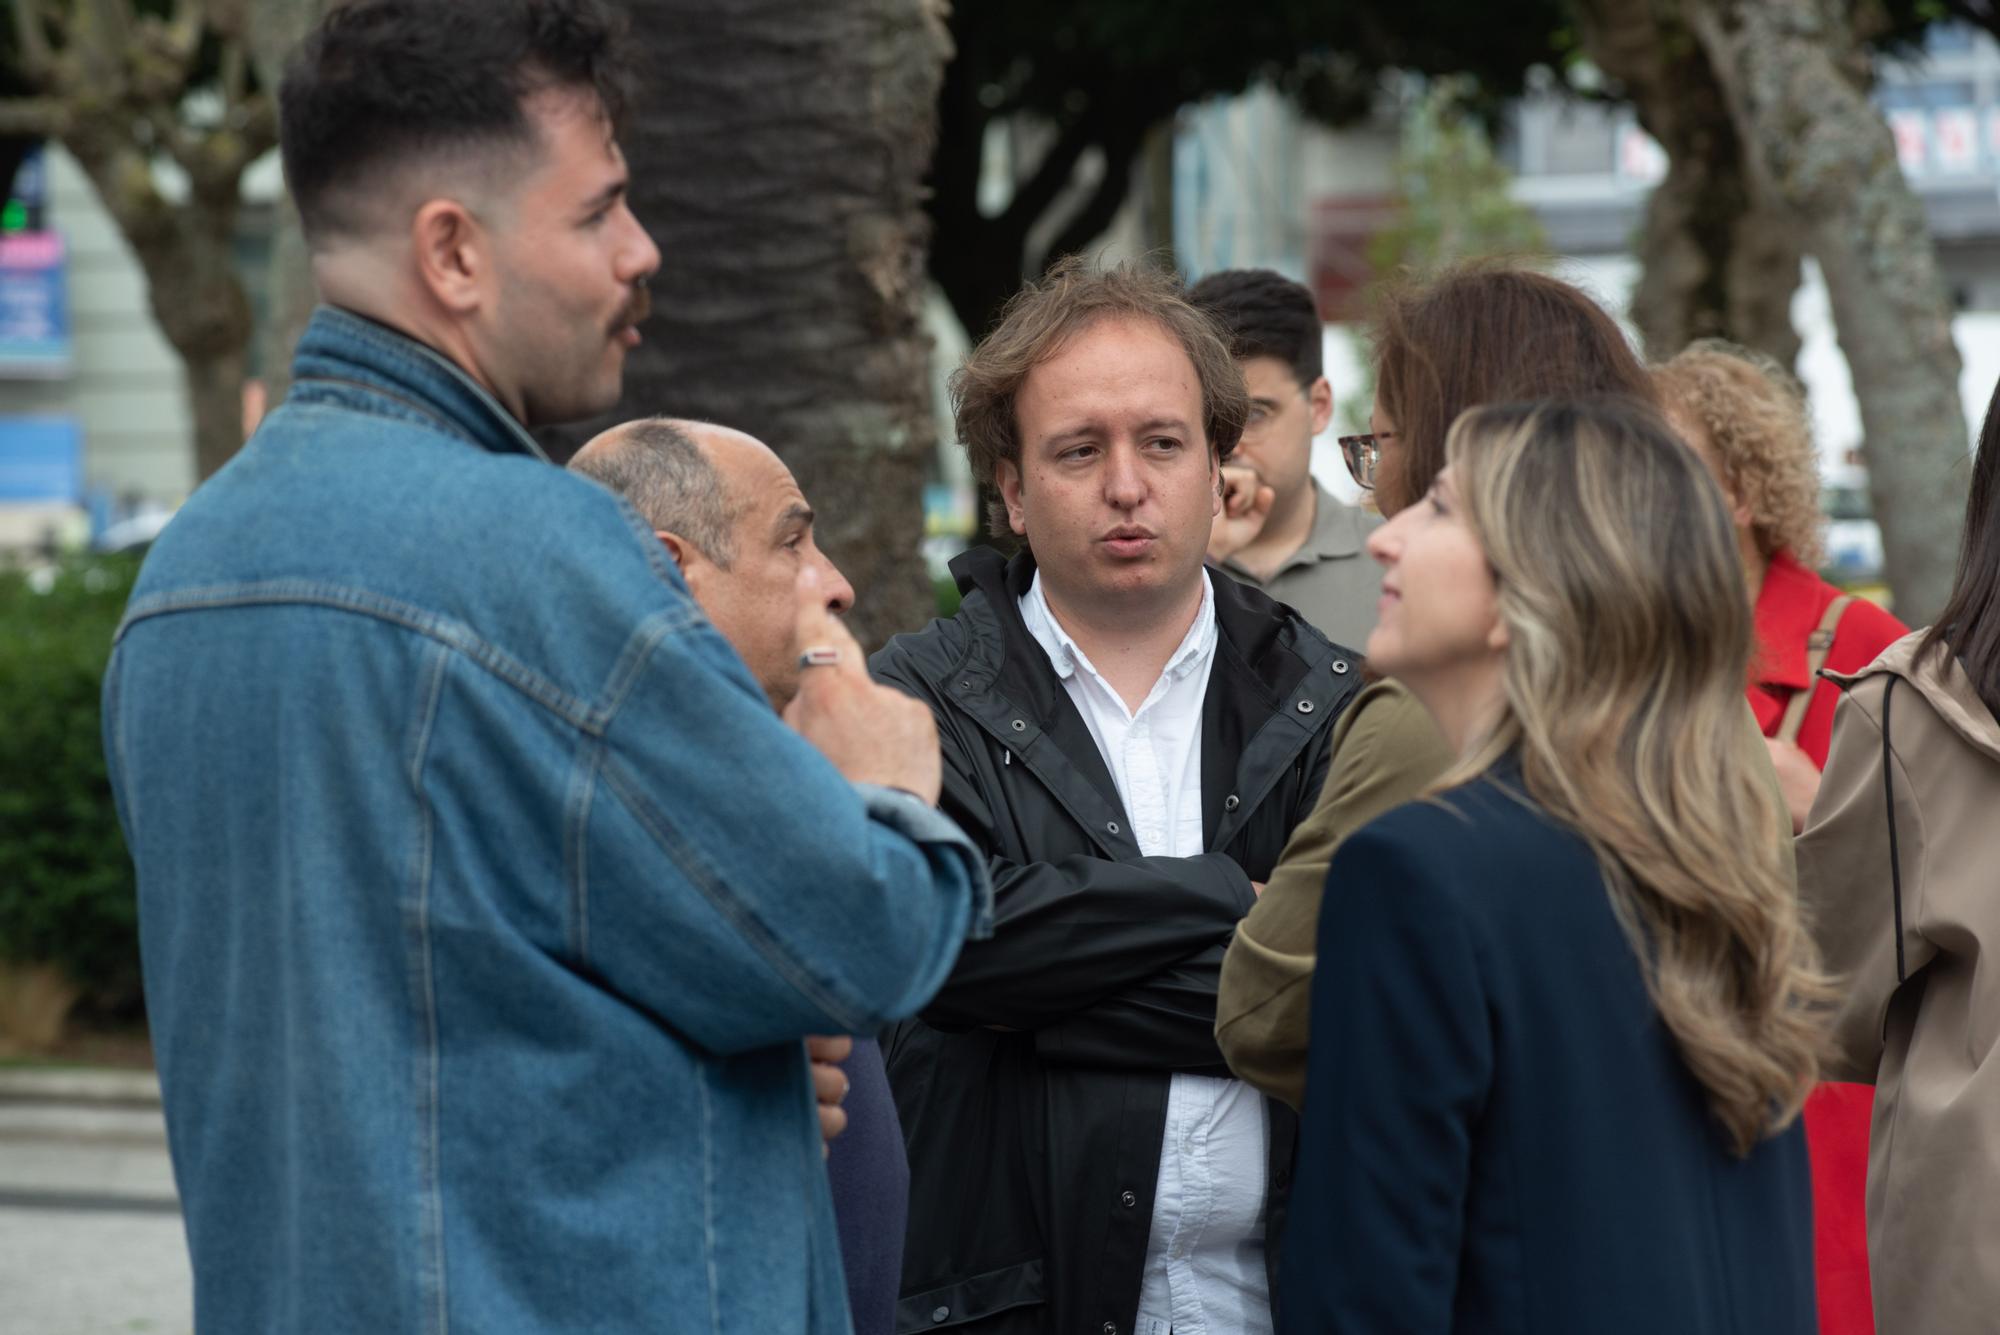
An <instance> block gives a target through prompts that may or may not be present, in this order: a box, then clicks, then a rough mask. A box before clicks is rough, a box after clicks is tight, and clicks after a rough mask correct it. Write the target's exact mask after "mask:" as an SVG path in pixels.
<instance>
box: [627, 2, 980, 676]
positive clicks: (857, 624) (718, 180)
mask: <svg viewBox="0 0 2000 1335" xmlns="http://www.w3.org/2000/svg"><path fill="white" fill-rule="evenodd" d="M630 10H631V13H632V18H633V41H634V43H635V45H636V46H638V47H639V49H640V55H641V63H642V65H643V67H644V68H648V69H652V70H658V71H671V72H672V73H671V76H664V75H663V76H662V77H659V78H654V79H649V80H647V81H646V83H645V85H644V89H643V91H642V93H641V96H640V98H639V101H638V103H637V105H635V106H634V108H633V114H632V117H631V121H630V124H629V125H628V127H627V130H626V133H625V135H624V143H625V146H626V150H627V152H628V153H629V155H630V157H631V162H632V191H633V205H634V207H635V209H636V210H637V211H638V214H639V217H640V220H641V221H642V222H644V223H645V224H646V226H647V227H648V228H649V229H650V230H651V232H652V234H653V238H654V239H655V240H656V241H657V242H658V243H659V246H660V250H661V253H662V254H663V255H664V256H665V260H664V263H663V265H662V268H661V271H660V273H659V275H658V276H657V277H656V278H655V279H654V282H653V295H654V303H653V312H654V313H653V318H652V320H651V321H649V322H648V324H647V325H646V327H645V330H644V333H645V336H646V342H645V344H644V345H643V346H642V347H641V348H640V349H639V350H638V351H637V352H635V353H634V354H633V357H632V360H631V362H630V364H629V368H628V371H627V375H626V384H625V402H624V405H623V414H624V415H625V416H635V415H638V414H642V413H669V414H673V415H676V416H686V417H698V418H703V419H706V420H710V421H715V422H719V423H722V424H725V425H728V426H733V427H738V428H740V429H742V430H745V431H748V432H750V433H751V434H753V435H756V436H758V437H760V438H761V439H763V440H764V441H766V442H768V443H769V444H770V445H771V447H772V448H773V449H775V450H777V451H778V452H779V454H781V455H782V456H783V457H784V459H785V461H786V462H787V463H788V464H790V465H791V468H792V471H793V472H794V473H795V474H797V476H798V479H799V484H800V486H801V487H803V488H804V490H805V493H806V495H807V497H808V498H810V500H811V502H812V504H813V507H814V509H815V510H816V511H817V512H818V520H817V524H816V528H817V532H818V536H819V539H820V543H821V545H822V546H823V547H824V548H825V549H826V551H827V553H828V554H829V555H830V556H831V557H832V558H833V559H834V561H835V562H837V563H838V564H839V566H840V567H841V569H842V570H843V571H844V572H845V573H846V574H847V576H848V578H849V579H850V580H851V581H852V582H853V584H854V587H855V589H856V591H857V593H858V595H859V598H858V603H857V606H856V608H855V611H854V613H853V615H852V616H851V617H850V624H851V625H852V626H853V628H854V630H855V633H856V635H857V636H858V637H859V638H860V640H861V642H862V643H863V644H864V645H868V646H874V645H877V644H880V643H881V642H882V641H883V640H885V639H886V638H887V637H888V636H890V635H891V634H894V633H896V632H897V631H902V630H909V629H913V628H915V627H917V626H919V625H921V624H922V622H923V621H924V619H925V618H926V617H927V616H928V615H930V612H931V609H932V606H933V600H932V594H931V588H930V583H929V580H928V578H927V577H926V575H925V571H924V566H923V562H922V560H921V558H920V556H919V552H918V546H919V542H920V540H921V539H922V536H923V531H924V524H923V485H924V480H925V477H926V474H927V472H928V471H929V468H930V465H931V459H932V456H933V452H934V448H935V443H936V432H935V430H934V428H933V426H932V418H931V412H930V399H929V394H930V381H929V359H930V340H929V338H928V337H927V336H926V335H925V333H924V332H923V329H922V327H921V325H920V323H919V315H920V310H921V305H922V301H923V293H924V256H925V251H926V247H927V243H928V240H929V236H930V229H929V224H928V222H927V220H926V218H925V216H924V213H923V191H922V185H921V182H922V180H923V175H924V171H925V168H926V166H927V165H928V163H929V161H930V153H931V147H932V144H933V141H934V137H935V134H936V116H937V96H938V89H939V85H940V83H941V81H942V79H943V72H944V63H945V60H946V59H947V57H948V56H949V54H950V37H949V35H948V32H947V30H946V28H945V23H944V12H945V11H944V3H943V0H732V3H730V4H723V5H718V4H715V3H713V2H712V0H633V3H632V4H631V5H630Z"/></svg>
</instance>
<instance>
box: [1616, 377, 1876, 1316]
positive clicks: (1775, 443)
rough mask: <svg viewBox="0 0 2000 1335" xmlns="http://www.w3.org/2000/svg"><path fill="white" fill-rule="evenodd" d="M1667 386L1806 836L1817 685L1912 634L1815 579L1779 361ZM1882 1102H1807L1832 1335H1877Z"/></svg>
mask: <svg viewBox="0 0 2000 1335" xmlns="http://www.w3.org/2000/svg"><path fill="white" fill-rule="evenodd" d="M1654 374H1655V378H1656V379H1657V380H1658V383H1659V387H1660V394H1661V398H1662V399H1663V401H1664V402H1665V405H1666V407H1667V409H1668V412H1669V414H1670V415H1671V416H1672V418H1673V421H1674V424H1675V425H1676V426H1678V427H1679V428H1680V431H1681V434H1682V436H1683V437H1685V438H1686V440H1687V442H1688V443H1689V444H1690V445H1692V446H1693V447H1694V450H1695V452H1696V453H1697V454H1699V455H1701V457H1702V459H1703V460H1704V461H1705V462H1706V463H1707V464H1708V467H1709V471H1710V472H1712V473H1713V474H1714V475H1715V480H1716V481H1717V482H1719V483H1720V484H1721V485H1722V493H1723V495H1724V497H1725V498H1726V499H1727V500H1728V501H1729V504H1730V508H1731V511H1732V512H1733V514H1734V517H1735V520H1736V533H1737V543H1738V546H1739V547H1740V548H1741V549H1742V552H1743V568H1744V572H1745V574H1746V576H1747V577H1748V579H1749V584H1750V600H1751V602H1752V604H1753V605H1754V606H1755V608H1756V620H1757V658H1756V661H1755V663H1754V664H1753V665H1752V668H1751V673H1750V681H1749V682H1748V684H1747V694H1748V696H1749V699H1750V707H1751V709H1753V710H1754V711H1755V712H1756V714H1757V722H1758V724H1759V725H1760V726H1761V727H1762V728H1763V730H1764V737H1765V739H1766V743H1767V745H1769V746H1770V748H1771V761H1772V763H1773V764H1774V765H1776V766H1777V770H1778V781H1779V783H1780V785H1781V786H1782V787H1783V788H1784V790H1785V805H1786V806H1787V807H1788V808H1789V809H1790V811H1791V814H1792V829H1793V831H1794V832H1795V833H1796V832H1797V831H1798V830H1800V829H1802V828H1804V826H1805V818H1806V813H1807V812H1808V811H1810V810H1811V809H1812V800H1813V795H1814V794H1815V793H1817V792H1818V791H1819V777H1820V768H1821V766H1823V765H1825V764H1826V749H1827V743H1828V741H1829V740H1830V739H1831V736H1832V732H1833V710H1834V705H1835V703H1836V702H1837V701H1838V700H1839V698H1840V689H1839V688H1838V687H1837V686H1835V685H1834V684H1833V683H1832V682H1829V681H1824V680H1820V679H1818V678H1817V675H1816V674H1817V673H1818V671H1819V669H1821V668H1826V669H1829V670H1832V671H1835V672H1853V671H1855V670H1857V669H1860V668H1863V667H1866V666H1867V665H1868V664H1869V663H1871V662H1873V661H1874V660H1875V656H1876V655H1877V654H1879V653H1881V652H1882V650H1884V649H1886V648H1888V647H1889V645H1891V644H1892V643H1894V642H1895V641H1897V640H1899V639H1901V638H1902V637H1903V636H1904V635H1906V634H1908V633H1909V632H1908V629H1907V628H1906V627H1905V626H1904V625H1903V623H1902V622H1900V621H1898V620H1896V618H1895V617H1893V616H1890V615H1889V614H1888V613H1887V612H1885V611H1883V610H1882V609H1881V608H1879V607H1877V606H1876V605H1875V604H1873V603H1871V602H1869V601H1867V600H1866V599H1864V598H1854V597H1851V596H1849V595H1846V594H1843V593H1842V592H1841V591H1840V590H1839V589H1837V588H1835V587H1834V586H1833V585H1831V584H1828V583H1827V582H1826V581H1825V580H1823V579H1821V578H1820V577H1819V576H1818V575H1817V574H1815V573H1814V572H1813V568H1812V562H1813V561H1814V559H1815V558H1816V557H1817V556H1818V554H1819V467H1818V452H1817V451H1816V449H1815V448H1814V445H1813V441H1812V432H1811V428H1810V426H1809V425H1808V419H1807V416H1806V407H1805V401H1804V397H1803V396H1802V395H1801V394H1800V392H1799V390H1798V387H1797V383H1796V382H1795V381H1794V380H1793V379H1792V378H1791V377H1790V376H1789V375H1787V374H1786V373H1785V372H1784V370H1783V369H1781V368H1780V367H1779V366H1778V365H1777V363H1775V362H1773V361H1771V360H1770V359H1769V358H1766V357H1763V356H1761V355H1759V354H1757V353H1753V352H1750V351H1748V350H1746V349H1742V348H1737V347H1733V346H1731V345H1729V344H1726V343H1721V342H1718V341H1715V340H1703V341H1702V342H1699V343H1695V344H1693V345H1692V346H1690V347H1689V348H1688V349H1687V350H1686V351H1685V352H1682V353H1681V354H1680V355H1679V356H1678V357H1675V358H1674V359H1673V360H1672V361H1670V362H1668V363H1667V364H1666V365H1665V366H1662V367H1659V368H1657V369H1656V371H1655V373H1654ZM1873 1094H1874V1091H1873V1090H1872V1089H1871V1088H1870V1087H1869V1086H1867V1085H1848V1084H1831V1083H1829V1084H1822V1085H1820V1086H1819V1087H1818V1088H1817V1089H1816V1090H1814V1092H1813V1095H1812V1097H1811V1098H1810V1099H1809V1100H1808V1101H1807V1103H1806V1143H1807V1146H1808V1149H1809V1151H1810V1153H1811V1156H1812V1176H1813V1233H1814V1245H1815V1260H1816V1265H1815V1270H1816V1277H1817V1281H1818V1289H1819V1313H1820V1331H1821V1335H1871V1332H1873V1330H1874V1328H1875V1323H1874V1317H1873V1313H1872V1310H1871V1308H1870V1304H1869V1294H1868V1228H1867V1212H1866V1206H1865V1201H1866V1193H1867V1182H1868V1118H1869V1105H1870V1102H1871V1100H1872V1098H1873Z"/></svg>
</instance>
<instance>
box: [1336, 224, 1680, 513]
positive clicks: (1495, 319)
mask: <svg viewBox="0 0 2000 1335" xmlns="http://www.w3.org/2000/svg"><path fill="white" fill-rule="evenodd" d="M1372 332H1373V336H1374V345H1375V402H1376V404H1377V405H1378V406H1379V407H1380V409H1381V411H1382V415H1383V416H1384V417H1386V418H1388V419H1389V421H1390V423H1391V425H1392V428H1393V430H1394V432H1395V438H1396V448H1395V449H1394V450H1392V451H1390V452H1389V454H1388V458H1389V459H1393V460H1397V461H1400V462H1399V463H1397V464H1396V465H1394V466H1392V467H1390V468H1385V469H1384V476H1382V477H1381V478H1380V479H1378V481H1377V482H1376V494H1377V496H1378V497H1380V498H1381V500H1382V502H1383V509H1384V512H1385V513H1393V512H1394V510H1395V509H1400V508H1401V507H1402V506H1405V505H1408V504H1410V503H1411V502H1413V501H1415V500H1416V499H1417V498H1418V497H1420V496H1422V495H1423V494H1424V493H1425V492H1426V491H1428V490H1430V485H1431V482H1432V480H1433V479H1435V478H1436V477H1437V475H1438V474H1439V473H1440V472H1442V471H1443V469H1444V441H1445V435H1446V433H1447V432H1449V431H1450V430H1451V424H1452V423H1453V422H1454V421H1455V420H1457V418H1458V415H1459V414H1460V413H1462V412H1464V411H1465V410H1466V409H1468V408H1475V407H1478V406H1479V405H1480V404H1483V403H1509V402H1519V401H1522V400H1528V399H1546V398H1576V397H1591V396H1602V395H1613V396H1622V397H1627V398H1633V399H1638V400H1639V401H1640V402H1642V403H1646V404H1649V405H1652V406H1655V407H1657V406H1658V403H1659V397H1658V394H1657V392H1656V391H1655V390H1654V388H1653V381H1652V377H1651V376H1649V375H1648V374H1647V373H1646V368H1645V367H1644V366H1643V365H1641V364H1640V362H1639V358H1638V356H1637V354H1636V353H1634V352H1633V350H1632V345H1631V344H1630V343H1628V342H1627V341H1626V339H1625V335H1624V333H1623V331H1621V330H1620V329H1619V328H1618V325H1617V323H1616V322H1615V321H1614V320H1612V318H1611V317H1610V316H1609V315H1607V314H1606V313H1605V311H1604V308H1603V307H1601V306H1599V305H1598V304H1597V303H1596V302H1595V301H1593V300H1591V299H1590V298H1589V297H1588V296H1586V295H1585V294H1584V293H1582V292H1580V291H1578V290H1577V289H1576V288H1574V287H1571V286H1570V285H1569V284H1568V283H1565V282H1562V281H1561V280H1559V279H1555V278H1551V277H1549V276H1548V275H1547V274H1541V273H1536V272H1534V271H1533V270H1531V269H1523V268H1519V267H1510V266H1508V265H1505V264H1501V263H1493V262H1482V263H1475V264H1467V265H1459V266H1456V267H1453V268H1450V269H1446V270H1444V271H1443V272H1442V273H1439V274H1437V275H1435V276H1433V277H1431V278H1429V279H1427V280H1424V281H1421V282H1408V281H1406V282H1403V283H1400V284H1397V285H1394V286H1392V287H1390V288H1388V289H1387V290H1386V291H1385V292H1383V293H1382V294H1381V295H1380V296H1379V297H1378V298H1377V305H1376V314H1375V321H1374V328H1373V331H1372ZM1385 462H1386V461H1385ZM1385 493H1386V494H1385Z"/></svg>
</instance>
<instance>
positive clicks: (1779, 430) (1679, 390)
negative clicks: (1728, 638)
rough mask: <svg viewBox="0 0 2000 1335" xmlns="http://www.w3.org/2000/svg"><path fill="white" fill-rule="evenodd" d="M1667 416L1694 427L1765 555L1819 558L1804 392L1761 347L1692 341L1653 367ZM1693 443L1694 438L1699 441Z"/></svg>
mask: <svg viewBox="0 0 2000 1335" xmlns="http://www.w3.org/2000/svg"><path fill="white" fill-rule="evenodd" d="M1653 379H1654V382H1655V383H1656V384H1657V385H1658V386H1659V389H1660V397H1661V399H1662V400H1663V401H1664V403H1665V406H1666V409H1667V412H1668V414H1669V416H1671V417H1672V418H1674V419H1675V421H1676V422H1677V423H1681V424H1684V425H1686V426H1688V427H1690V428H1696V429H1699V430H1700V432H1701V433H1702V435H1703V436H1705V437H1706V438H1707V440H1708V450H1707V451H1706V453H1707V456H1708V458H1709V459H1710V460H1711V461H1712V463H1713V464H1714V465H1715V466H1718V467H1720V468H1721V469H1722V476H1721V477H1720V478H1718V479H1716V480H1717V481H1719V482H1721V483H1722V485H1723V487H1724V489H1725V490H1726V491H1728V492H1729V493H1730V495H1731V496H1733V497H1734V498H1735V500H1736V502H1737V503H1738V504H1740V505H1743V506H1746V507H1747V508H1748V509H1749V511H1750V533H1751V536H1752V537H1753V538H1755V539H1756V542H1757V550H1758V551H1760V552H1762V553H1763V554H1764V555H1765V556H1772V555H1775V554H1776V553H1778V552H1781V551H1783V552H1790V553H1791V554H1792V556H1793V557H1795V558H1796V559H1797V560H1798V561H1800V562H1801V563H1802V564H1804V565H1808V566H1811V565H1816V564H1817V563H1818V561H1819V556H1820V550H1819V521H1820V513H1819V451H1818V449H1817V448H1816V447H1815V446H1814V445H1813V438H1812V425H1811V421H1810V419H1809V418H1808V417H1807V415H1806V400H1805V391H1804V390H1803V389H1802V388H1801V387H1800V385H1799V382H1798V381H1797V380H1795V379H1793V378H1792V375H1791V373H1790V372H1788V371H1786V370H1785V368H1784V367H1782V366H1780V365H1778V363H1777V362H1775V361H1773V360H1772V359H1771V358H1769V357H1766V356H1765V355H1764V354H1763V353H1761V352H1754V351H1752V350H1751V349H1749V348H1744V347H1738V346H1737V345H1736V344H1734V343H1729V342H1726V341H1724V340H1722V339H1719V338H1704V339H1699V340H1697V341H1696V342H1693V343H1690V344H1689V345H1688V346H1687V347H1686V348H1684V349H1682V350H1681V352H1680V353H1679V355H1677V356H1676V357H1674V358H1673V360H1671V361H1669V362H1667V363H1665V364H1664V365H1661V366H1656V367H1654V368H1653ZM1697 443H1698V442H1697Z"/></svg>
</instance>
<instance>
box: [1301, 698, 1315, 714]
mask: <svg viewBox="0 0 2000 1335" xmlns="http://www.w3.org/2000/svg"><path fill="white" fill-rule="evenodd" d="M1299 712H1300V713H1301V714H1310V713H1312V712H1313V702H1312V701H1310V700H1301V701H1299Z"/></svg>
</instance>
